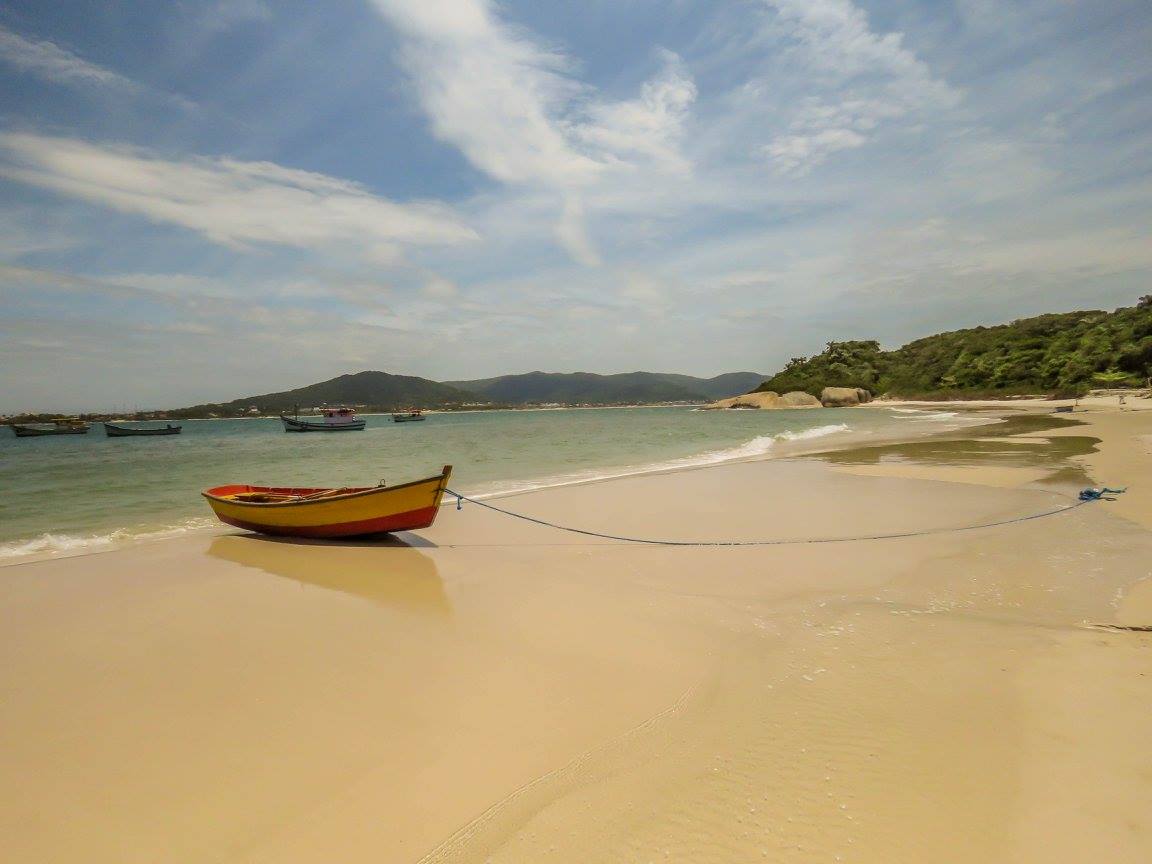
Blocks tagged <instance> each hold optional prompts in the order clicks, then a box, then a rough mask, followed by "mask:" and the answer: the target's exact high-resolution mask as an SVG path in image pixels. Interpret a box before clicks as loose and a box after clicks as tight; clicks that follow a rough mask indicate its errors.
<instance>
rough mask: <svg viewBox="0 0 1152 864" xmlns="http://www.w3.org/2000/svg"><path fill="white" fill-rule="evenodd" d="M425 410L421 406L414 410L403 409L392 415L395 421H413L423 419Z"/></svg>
mask: <svg viewBox="0 0 1152 864" xmlns="http://www.w3.org/2000/svg"><path fill="white" fill-rule="evenodd" d="M423 419H424V412H423V411H421V410H420V409H419V408H417V409H415V410H414V411H401V412H399V413H397V414H393V415H392V422H393V423H411V422H412V421H414V420H423Z"/></svg>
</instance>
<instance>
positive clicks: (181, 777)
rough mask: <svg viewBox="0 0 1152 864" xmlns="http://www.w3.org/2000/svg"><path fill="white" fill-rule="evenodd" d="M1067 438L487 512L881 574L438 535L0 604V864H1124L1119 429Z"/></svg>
mask: <svg viewBox="0 0 1152 864" xmlns="http://www.w3.org/2000/svg"><path fill="white" fill-rule="evenodd" d="M1075 419H1077V420H1085V421H1087V422H1086V423H1085V424H1084V425H1077V426H1067V427H1065V428H1061V429H1057V430H1052V431H1047V430H1042V429H1041V430H1037V429H1035V428H1032V429H1019V428H1016V429H1014V428H1013V427H1007V428H1001V427H998V426H990V427H988V428H987V430H986V431H984V432H983V434H984V435H985V438H984V439H981V440H971V439H973V438H974V437H978V436H979V435H980V434H981V432H982V430H980V429H973V430H968V431H967V432H965V433H963V434H961V435H956V436H952V438H951V440H948V441H942V442H939V443H937V442H917V443H915V444H913V445H907V446H905V447H901V446H900V445H881V446H878V447H877V446H873V447H868V448H858V449H856V450H854V451H848V452H841V453H837V454H827V455H825V456H822V457H813V458H810V459H806V460H801V461H788V462H784V461H762V462H754V463H743V464H738V465H725V466H719V467H714V468H709V469H702V470H694V471H683V472H678V473H672V474H660V475H650V476H642V477H631V478H625V479H620V480H613V481H609V482H603V483H594V484H588V485H585V486H575V487H568V488H561V489H551V490H546V491H543V492H538V493H532V494H525V495H518V496H512V497H509V498H505V499H502V500H501V501H500V502H497V503H499V504H500V505H501V506H506V507H509V508H511V509H515V510H517V511H522V512H525V513H531V514H533V515H535V516H539V517H542V518H546V519H555V520H558V521H563V522H565V523H571V524H575V525H579V526H581V527H584V528H588V529H593V530H607V531H611V532H613V533H623V534H635V535H640V536H661V537H666V538H669V539H710V538H716V539H745V540H747V539H757V538H775V539H785V538H792V539H803V538H808V539H813V538H820V539H826V540H835V539H838V538H846V537H859V536H863V535H875V534H880V535H883V534H894V533H907V532H912V531H924V532H932V533H926V534H924V535H922V536H916V537H904V538H899V539H885V540H870V541H867V540H856V541H847V542H828V543H805V544H792V545H772V546H745V547H660V546H637V545H629V544H621V543H616V542H610V541H602V540H597V539H595V538H590V537H585V536H580V535H569V534H561V533H557V532H556V531H554V530H551V529H547V528H543V527H540V526H534V525H530V524H527V523H523V522H515V521H512V520H510V519H508V518H507V517H504V516H500V515H498V514H495V513H492V512H490V511H487V510H484V509H482V508H480V507H478V506H476V505H472V504H469V505H465V508H464V510H463V511H461V512H456V511H455V510H453V509H447V510H446V511H445V512H444V513H443V514H442V515H441V518H440V520H439V521H438V523H437V525H436V526H435V527H434V528H433V529H431V530H429V531H426V532H420V534H419V536H417V535H405V536H404V537H403V540H404V541H406V543H407V544H408V545H405V544H403V543H398V542H394V543H390V544H381V543H372V542H364V543H359V544H357V543H352V544H347V545H340V546H331V545H321V544H294V543H285V542H276V541H270V540H265V539H259V538H255V537H251V536H247V535H240V534H227V533H221V534H217V535H205V536H197V537H190V538H185V539H181V540H172V541H163V542H156V543H150V544H142V545H139V546H135V547H130V548H125V549H122V550H117V551H114V552H109V553H105V554H99V555H88V556H84V557H80V558H71V559H63V560H56V561H42V562H35V563H27V564H23V565H18V566H10V567H6V568H3V569H0V648H2V650H3V657H4V663H3V668H2V671H0V694H2V696H0V728H2V729H3V730H4V733H3V739H2V743H0V838H3V840H2V841H0V843H2V845H3V848H4V858H5V859H6V860H12V861H20V862H25V861H27V862H32V861H36V862H40V861H45V862H47V861H51V862H72V861H75V862H86V864H88V862H156V861H164V862H206V861H213V862H277V864H283V862H316V861H341V862H369V861H370V862H382V861H383V862H417V861H427V862H456V861H459V862H486V861H492V862H533V864H535V862H543V861H557V862H572V864H576V862H581V864H583V862H614V864H615V862H634V861H635V862H647V861H671V862H725V864H730V862H745V861H784V862H787V861H804V862H809V861H829V862H831V861H837V860H843V861H856V862H865V864H871V862H876V864H880V862H884V864H893V862H925V861H936V862H953V861H956V862H960V861H964V862H1001V861H1003V862H1053V861H1057V862H1063V861H1067V862H1084V861H1109V862H1129V861H1130V862H1146V861H1148V860H1152V736H1150V735H1149V734H1148V729H1149V723H1148V716H1149V715H1148V709H1149V705H1150V704H1152V633H1145V632H1139V631H1132V630H1123V629H1112V628H1113V627H1115V625H1140V624H1146V625H1152V587H1150V586H1152V580H1150V564H1149V562H1150V561H1152V533H1150V530H1149V529H1150V528H1152V476H1149V474H1150V472H1152V469H1150V467H1149V463H1150V459H1152V457H1150V456H1149V455H1148V452H1147V451H1148V449H1149V447H1148V442H1149V440H1152V439H1150V438H1149V436H1150V435H1152V414H1140V413H1137V412H1125V413H1119V412H1114V413H1107V412H1104V411H1098V412H1094V413H1090V414H1085V415H1083V416H1081V415H1079V414H1078V415H1076V417H1075ZM1006 437H1008V438H1010V439H1011V440H1012V443H1008V442H1007V441H1005V440H1003V439H1004V438H1006ZM1017 439H1018V440H1017ZM1087 476H1090V477H1092V478H1093V479H1095V480H1097V481H1099V482H1102V483H1107V484H1109V485H1118V484H1119V485H1123V484H1125V483H1128V484H1131V487H1132V488H1131V489H1130V491H1129V492H1128V493H1127V494H1126V495H1123V496H1121V497H1120V499H1119V500H1117V501H1115V502H1099V503H1094V504H1090V505H1086V506H1081V507H1077V508H1075V509H1072V510H1069V511H1067V512H1063V513H1060V514H1058V515H1053V516H1049V517H1047V518H1042V519H1034V520H1030V521H1024V522H1017V523H1014V524H1010V525H1001V526H998V527H990V528H980V529H975V530H969V531H952V530H949V529H953V528H958V527H962V526H971V525H978V524H987V523H993V522H1001V521H1003V520H1007V519H1013V518H1016V517H1022V516H1029V515H1034V514H1037V513H1041V512H1044V511H1048V510H1052V509H1055V508H1060V507H1064V506H1066V505H1067V504H1068V503H1069V502H1070V498H1069V497H1068V496H1069V494H1070V493H1074V492H1075V490H1076V488H1078V486H1079V485H1083V484H1084V482H1085V477H1087Z"/></svg>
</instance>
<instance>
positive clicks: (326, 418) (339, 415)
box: [280, 408, 364, 432]
mask: <svg viewBox="0 0 1152 864" xmlns="http://www.w3.org/2000/svg"><path fill="white" fill-rule="evenodd" d="M321 415H322V417H323V419H322V420H321V422H319V423H317V422H315V421H312V420H301V419H300V415H299V413H297V415H296V417H295V418H292V417H286V416H285V415H283V414H281V415H280V421H281V422H282V423H283V424H284V431H285V432H358V431H360V430H362V429H363V428H364V420H363V419H361V418H359V417H357V416H356V411H355V410H354V409H352V408H325V409H323V410H322V411H321Z"/></svg>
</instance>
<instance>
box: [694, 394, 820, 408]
mask: <svg viewBox="0 0 1152 864" xmlns="http://www.w3.org/2000/svg"><path fill="white" fill-rule="evenodd" d="M705 407H706V408H757V409H760V410H762V411H775V410H778V409H782V408H819V407H820V400H819V399H817V398H816V397H815V396H810V395H809V394H807V393H801V392H799V391H796V392H793V393H785V394H784V395H783V396H781V395H780V394H779V393H774V392H772V391H771V390H765V391H763V392H757V393H745V394H744V395H743V396H733V397H732V398H730V399H721V400H719V401H718V402H713V403H712V404H711V405H706V406H705Z"/></svg>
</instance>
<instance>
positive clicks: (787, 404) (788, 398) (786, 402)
mask: <svg viewBox="0 0 1152 864" xmlns="http://www.w3.org/2000/svg"><path fill="white" fill-rule="evenodd" d="M779 407H781V408H820V407H822V405H821V403H820V400H819V399H817V398H816V397H815V396H813V395H812V394H811V393H805V392H804V391H802V390H793V391H792V392H791V393H785V394H784V395H783V396H781V397H780V406H779Z"/></svg>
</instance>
